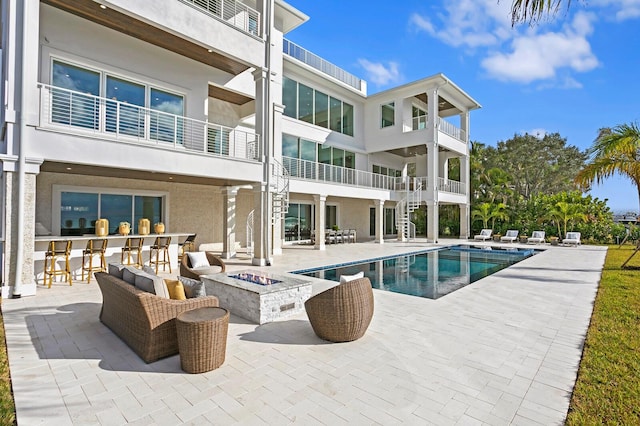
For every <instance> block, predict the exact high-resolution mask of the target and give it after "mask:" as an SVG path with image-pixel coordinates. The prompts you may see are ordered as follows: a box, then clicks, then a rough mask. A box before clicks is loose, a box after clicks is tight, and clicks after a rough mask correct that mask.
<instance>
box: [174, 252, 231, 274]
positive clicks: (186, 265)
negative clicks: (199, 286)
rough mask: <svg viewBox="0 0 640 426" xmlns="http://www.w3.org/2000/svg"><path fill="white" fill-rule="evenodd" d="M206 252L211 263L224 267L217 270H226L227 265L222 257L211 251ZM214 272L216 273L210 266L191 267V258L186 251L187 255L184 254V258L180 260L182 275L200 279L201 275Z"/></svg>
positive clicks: (211, 264)
mask: <svg viewBox="0 0 640 426" xmlns="http://www.w3.org/2000/svg"><path fill="white" fill-rule="evenodd" d="M206 254H207V259H208V260H209V265H210V266H219V267H220V268H222V270H220V271H216V272H224V270H225V265H224V262H223V261H222V259H220V258H219V257H218V256H216V255H215V254H213V253H211V252H209V251H208V252H206ZM212 273H215V272H213V271H211V269H210V268H198V269H193V268H192V267H191V261H190V260H189V254H188V253H185V255H184V256H182V260H181V261H180V275H182V276H183V277H187V278H192V279H194V280H199V279H200V275H207V274H212Z"/></svg>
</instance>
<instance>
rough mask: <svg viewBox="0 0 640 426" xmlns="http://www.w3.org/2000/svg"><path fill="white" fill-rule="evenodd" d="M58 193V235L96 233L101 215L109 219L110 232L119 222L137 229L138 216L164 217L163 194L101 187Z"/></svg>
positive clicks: (150, 219) (154, 219)
mask: <svg viewBox="0 0 640 426" xmlns="http://www.w3.org/2000/svg"><path fill="white" fill-rule="evenodd" d="M59 194H60V235H61V236H71V235H84V234H95V223H96V220H97V219H100V218H104V219H107V220H108V221H109V233H110V234H116V233H117V231H118V225H119V224H120V222H124V221H126V222H129V223H131V226H132V229H134V230H136V229H137V228H136V227H137V224H138V220H139V219H142V218H147V219H149V221H150V222H151V223H156V222H161V221H163V220H164V219H165V218H164V216H163V204H164V199H165V196H163V195H144V194H135V193H131V194H122V193H111V192H106V191H100V190H87V191H86V192H85V191H78V190H70V191H66V190H61V191H59ZM134 232H135V231H134Z"/></svg>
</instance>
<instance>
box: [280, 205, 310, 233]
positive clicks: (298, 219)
mask: <svg viewBox="0 0 640 426" xmlns="http://www.w3.org/2000/svg"><path fill="white" fill-rule="evenodd" d="M312 211H313V206H312V205H311V204H298V203H290V204H289V210H288V211H287V214H286V216H285V218H284V239H285V241H300V240H309V239H311V232H312V230H313V215H312Z"/></svg>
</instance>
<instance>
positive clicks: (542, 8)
mask: <svg viewBox="0 0 640 426" xmlns="http://www.w3.org/2000/svg"><path fill="white" fill-rule="evenodd" d="M563 2H564V3H566V4H567V8H569V6H570V5H571V0H564V1H563V0H513V2H512V3H511V25H515V24H516V23H518V22H526V21H529V22H530V23H532V22H536V21H539V20H540V19H542V17H543V16H544V15H554V14H555V13H557V12H558V9H560V5H561V4H562V3H563Z"/></svg>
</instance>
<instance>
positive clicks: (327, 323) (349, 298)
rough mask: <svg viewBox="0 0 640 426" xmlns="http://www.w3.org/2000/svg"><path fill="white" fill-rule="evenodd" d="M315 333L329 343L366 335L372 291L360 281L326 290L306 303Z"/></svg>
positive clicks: (351, 339) (371, 311)
mask: <svg viewBox="0 0 640 426" xmlns="http://www.w3.org/2000/svg"><path fill="white" fill-rule="evenodd" d="M304 307H305V309H306V311H307V316H308V317H309V322H310V323H311V327H312V328H313V331H314V332H315V333H316V335H317V336H318V337H320V338H321V339H324V340H328V341H330V342H336V343H339V342H351V341H353V340H357V339H359V338H361V337H362V336H364V333H365V332H366V331H367V328H368V327H369V324H370V323H371V318H373V290H372V289H371V281H369V278H366V277H365V278H360V279H355V280H353V281H348V282H346V283H343V284H340V285H337V286H335V287H332V288H330V289H328V290H325V291H323V292H322V293H319V294H317V295H315V296H313V297H311V298H309V299H307V301H306V302H305V303H304Z"/></svg>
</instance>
